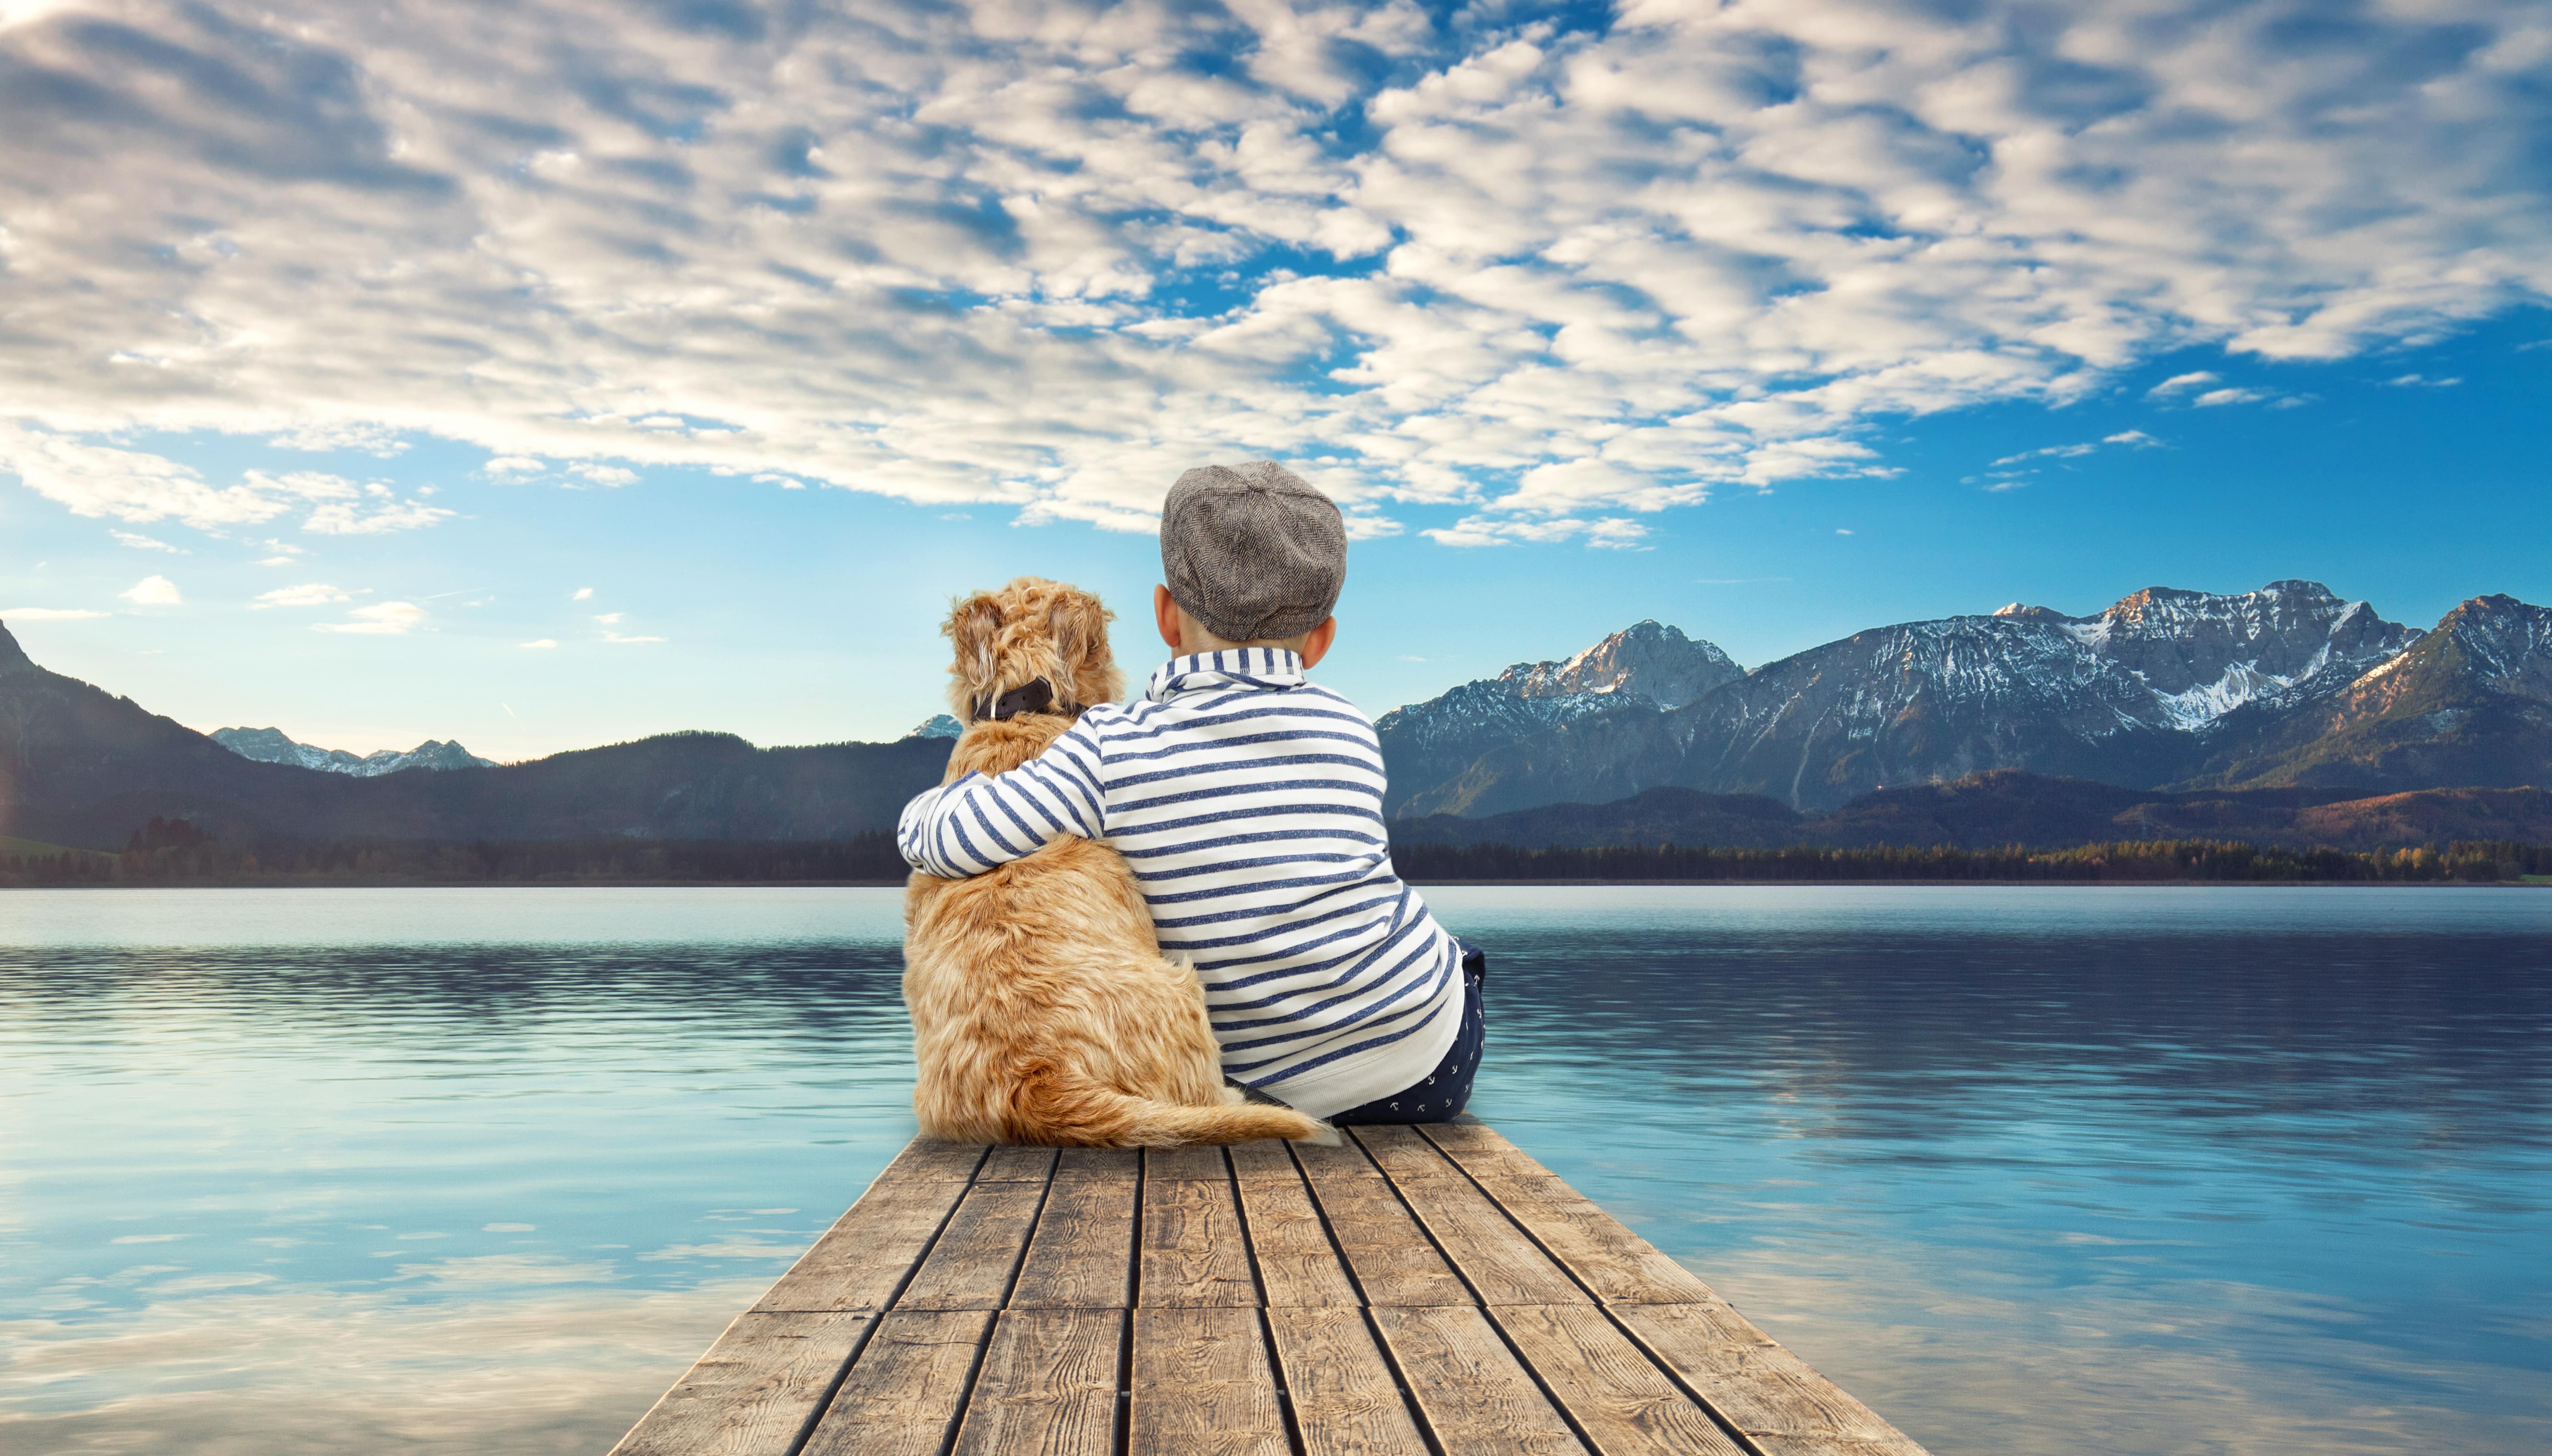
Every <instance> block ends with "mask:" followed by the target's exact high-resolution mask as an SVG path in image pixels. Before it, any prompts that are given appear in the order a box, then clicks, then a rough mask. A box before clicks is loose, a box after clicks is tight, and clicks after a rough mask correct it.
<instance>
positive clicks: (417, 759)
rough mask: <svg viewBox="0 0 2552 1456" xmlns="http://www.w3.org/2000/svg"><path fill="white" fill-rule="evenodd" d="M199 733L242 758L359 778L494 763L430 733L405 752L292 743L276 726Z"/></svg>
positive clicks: (469, 767)
mask: <svg viewBox="0 0 2552 1456" xmlns="http://www.w3.org/2000/svg"><path fill="white" fill-rule="evenodd" d="M204 736H205V737H207V738H209V739H211V740H212V741H213V742H215V743H218V744H220V745H221V746H222V747H224V748H226V749H229V750H230V751H231V752H232V753H235V754H238V755H239V756H240V757H241V758H244V759H255V760H257V761H258V762H259V763H261V764H292V765H295V766H297V767H299V768H303V769H317V770H318V771H319V772H321V773H323V774H352V775H354V776H355V777H356V778H358V779H378V778H379V777H380V776H382V775H383V774H396V773H399V772H401V771H403V770H407V769H492V768H494V767H496V761H495V760H494V759H482V758H480V757H478V755H476V754H474V753H472V752H471V751H470V750H468V749H466V748H463V747H462V746H461V745H460V744H458V743H445V742H442V741H441V740H438V739H432V738H429V739H427V740H426V741H425V742H423V743H420V744H418V745H417V746H416V747H414V748H411V749H408V750H405V751H404V752H402V751H400V750H398V749H389V748H384V749H378V750H375V751H374V752H372V753H369V754H363V755H360V756H359V755H356V754H351V753H348V752H346V751H345V750H344V749H342V748H320V747H318V746H316V745H314V744H307V743H295V742H293V741H292V738H291V736H290V735H289V734H286V733H285V732H284V731H283V730H282V729H280V728H216V729H214V730H213V731H212V732H210V733H207V734H205V735H204Z"/></svg>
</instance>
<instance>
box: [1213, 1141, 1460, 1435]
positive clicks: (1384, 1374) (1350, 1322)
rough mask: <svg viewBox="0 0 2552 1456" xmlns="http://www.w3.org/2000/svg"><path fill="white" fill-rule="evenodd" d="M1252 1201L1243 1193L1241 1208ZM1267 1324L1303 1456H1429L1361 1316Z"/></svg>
mask: <svg viewBox="0 0 2552 1456" xmlns="http://www.w3.org/2000/svg"><path fill="white" fill-rule="evenodd" d="M1248 1196H1249V1195H1248V1190H1247V1189H1246V1188H1244V1189H1243V1190H1242V1194H1241V1197H1242V1199H1243V1201H1246V1200H1247V1198H1248ZM1262 1267H1263V1266H1262ZM1267 1324H1268V1328H1269V1330H1270V1331H1271V1332H1272V1333H1273V1334H1274V1335H1275V1343H1276V1360H1277V1365H1278V1368H1279V1369H1281V1370H1282V1371H1283V1372H1284V1375H1285V1392H1286V1394H1287V1395H1288V1396H1289V1397H1291V1398H1292V1400H1293V1403H1294V1424H1295V1427H1296V1429H1298V1430H1300V1431H1301V1432H1302V1433H1303V1452H1304V1456H1425V1453H1426V1451H1427V1441H1426V1439H1425V1438H1424V1437H1422V1436H1421V1435H1419V1433H1418V1423H1417V1422H1416V1421H1414V1420H1412V1419H1410V1418H1409V1404H1408V1402H1406V1401H1404V1400H1402V1399H1401V1395H1400V1384H1399V1382H1398V1381H1397V1380H1396V1379H1394V1378H1393V1376H1392V1373H1391V1366H1390V1365H1389V1364H1388V1363H1386V1362H1385V1361H1384V1359H1383V1358H1382V1348H1381V1347H1380V1346H1379V1345H1376V1344H1375V1343H1374V1339H1373V1331H1372V1330H1371V1329H1369V1328H1367V1327H1366V1325H1365V1320H1364V1311H1363V1310H1361V1309H1358V1308H1355V1307H1354V1306H1353V1305H1351V1304H1350V1305H1347V1306H1345V1307H1335V1308H1326V1309H1315V1308H1271V1309H1269V1310H1268V1311H1267Z"/></svg>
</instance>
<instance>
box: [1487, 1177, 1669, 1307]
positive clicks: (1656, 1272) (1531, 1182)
mask: <svg viewBox="0 0 2552 1456" xmlns="http://www.w3.org/2000/svg"><path fill="white" fill-rule="evenodd" d="M1479 1182H1480V1188H1481V1189H1482V1190H1483V1191H1485V1192H1486V1193H1487V1194H1488V1196H1490V1197H1491V1198H1493V1199H1495V1200H1496V1202H1497V1204H1498V1206H1499V1207H1501V1208H1503V1209H1505V1210H1506V1212H1507V1214H1508V1215H1509V1216H1510V1217H1512V1218H1514V1219H1515V1221H1516V1222H1518V1223H1521V1224H1523V1225H1524V1226H1525V1230H1526V1231H1527V1232H1529V1233H1531V1234H1532V1235H1533V1236H1534V1238H1535V1239H1537V1240H1539V1241H1540V1242H1541V1244H1542V1247H1543V1248H1544V1249H1546V1250H1548V1251H1549V1252H1550V1254H1551V1256H1552V1257H1554V1258H1556V1259H1557V1260H1558V1261H1559V1262H1560V1263H1561V1264H1563V1265H1566V1266H1567V1268H1568V1270H1569V1272H1570V1273H1572V1274H1574V1275H1576V1276H1577V1277H1578V1279H1580V1280H1582V1281H1584V1282H1585V1284H1586V1286H1587V1287H1588V1288H1589V1289H1592V1290H1593V1291H1594V1292H1595V1297H1596V1298H1597V1299H1599V1300H1605V1301H1607V1302H1625V1303H1643V1304H1673V1303H1711V1302H1716V1301H1717V1300H1718V1299H1719V1297H1718V1296H1717V1295H1714V1294H1712V1293H1711V1292H1710V1286H1708V1285H1706V1284H1703V1283H1702V1282H1701V1281H1700V1280H1698V1279H1696V1278H1694V1277H1693V1275H1692V1272H1691V1271H1689V1270H1687V1269H1685V1268H1684V1267H1683V1266H1682V1265H1680V1264H1677V1263H1676V1262H1675V1261H1673V1260H1672V1259H1669V1258H1667V1257H1666V1256H1665V1255H1664V1254H1662V1253H1660V1252H1658V1251H1657V1248H1656V1246H1655V1245H1653V1244H1651V1243H1649V1242H1648V1240H1647V1239H1644V1238H1642V1237H1640V1236H1639V1235H1638V1234H1636V1233H1633V1232H1631V1230H1629V1229H1627V1228H1625V1227H1623V1226H1622V1224H1621V1222H1620V1220H1618V1219H1616V1218H1614V1217H1613V1215H1612V1214H1610V1213H1607V1212H1605V1211H1604V1210H1603V1209H1602V1208H1600V1207H1597V1206H1596V1204H1595V1202H1594V1200H1593V1199H1591V1198H1589V1197H1587V1196H1585V1195H1584V1194H1581V1193H1579V1192H1578V1191H1577V1190H1575V1189H1573V1188H1570V1187H1569V1186H1568V1185H1567V1184H1565V1183H1563V1182H1561V1181H1560V1180H1558V1179H1556V1178H1552V1177H1549V1176H1547V1175H1545V1176H1542V1177H1540V1178H1510V1177H1504V1176H1493V1177H1488V1178H1483V1179H1481V1180H1480V1181H1479Z"/></svg>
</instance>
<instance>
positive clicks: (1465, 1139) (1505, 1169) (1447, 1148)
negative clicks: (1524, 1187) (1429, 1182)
mask: <svg viewBox="0 0 2552 1456" xmlns="http://www.w3.org/2000/svg"><path fill="white" fill-rule="evenodd" d="M1419 1131H1420V1132H1422V1133H1424V1134H1425V1135H1426V1138H1427V1140H1428V1141H1429V1142H1432V1143H1434V1144H1435V1146H1436V1147H1438V1148H1441V1149H1443V1150H1444V1156H1446V1157H1448V1158H1450V1159H1452V1160H1453V1161H1454V1162H1456V1163H1458V1164H1460V1165H1461V1167H1462V1171H1463V1172H1465V1173H1468V1174H1469V1175H1471V1176H1472V1177H1473V1178H1548V1177H1551V1176H1552V1175H1551V1172H1550V1170H1549V1169H1547V1168H1544V1167H1542V1165H1541V1164H1540V1163H1537V1162H1535V1161H1534V1160H1533V1158H1532V1157H1531V1156H1529V1155H1528V1154H1526V1153H1525V1151H1524V1150H1523V1149H1521V1148H1519V1147H1517V1146H1516V1145H1515V1144H1514V1143H1511V1142H1509V1141H1507V1140H1506V1138H1505V1136H1504V1135H1503V1134H1501V1133H1500V1132H1499V1131H1498V1130H1497V1129H1496V1128H1494V1127H1491V1126H1489V1125H1488V1124H1487V1123H1485V1122H1431V1123H1429V1124H1427V1125H1426V1126H1425V1127H1423V1128H1420V1129H1419Z"/></svg>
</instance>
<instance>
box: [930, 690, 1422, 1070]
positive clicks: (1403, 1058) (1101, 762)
mask: <svg viewBox="0 0 2552 1456" xmlns="http://www.w3.org/2000/svg"><path fill="white" fill-rule="evenodd" d="M1382 790H1383V772H1382V752H1381V749H1380V748H1379V747H1378V746H1377V745H1376V743H1375V742H1374V735H1373V724H1372V723H1371V722H1369V721H1367V720H1366V718H1365V716H1364V714H1362V713H1360V712H1358V711H1356V708H1355V705H1354V704H1352V703H1350V702H1348V701H1347V700H1346V699H1345V698H1342V697H1340V696H1338V695H1337V694H1336V693H1334V692H1331V691H1329V689H1328V688H1326V687H1318V686H1314V685H1313V684H1312V683H1310V682H1307V681H1305V680H1304V678H1303V665H1302V662H1301V660H1300V659H1298V658H1296V657H1295V656H1294V654H1292V653H1290V652H1284V651H1281V650H1278V649H1272V648H1256V647H1252V648H1235V649H1232V650H1229V651H1225V652H1215V653H1199V654H1196V655H1194V656H1190V657H1182V658H1174V659H1172V660H1171V661H1169V662H1168V663H1166V664H1164V665H1163V666H1162V667H1161V668H1160V670H1159V671H1157V672H1155V673H1154V674H1153V675H1152V680H1151V684H1150V686H1149V687H1148V688H1147V689H1146V690H1145V692H1144V694H1143V697H1142V699H1141V700H1140V701H1138V702H1135V703H1133V704H1132V705H1130V706H1126V707H1118V706H1116V705H1114V704H1106V705H1102V706H1099V707H1094V708H1092V709H1090V710H1089V711H1088V712H1086V713H1084V714H1083V715H1082V717H1081V721H1080V722H1079V723H1077V724H1075V725H1074V726H1073V727H1072V729H1071V730H1070V731H1069V732H1067V733H1065V734H1064V735H1063V736H1062V737H1061V738H1058V739H1056V740H1055V741H1054V742H1053V743H1052V744H1051V745H1049V746H1048V747H1047V748H1046V751H1045V752H1044V753H1042V754H1039V755H1038V756H1037V757H1036V758H1035V759H1033V760H1031V761H1030V762H1028V763H1025V764H1022V765H1020V766H1019V767H1018V768H1016V769H1013V770H1011V771H1010V772H1009V773H1007V774H1002V775H999V776H996V777H993V778H989V779H988V778H986V777H984V776H983V775H980V774H969V775H967V776H965V777H964V778H961V779H959V780H956V781H955V782H953V783H949V784H947V785H945V786H943V787H939V788H934V789H930V790H927V791H925V792H923V793H922V794H920V795H919V796H917V797H915V798H914V799H913V800H912V802H911V803H909V804H907V805H905V806H904V817H903V820H902V822H901V823H900V824H899V825H898V827H897V837H898V841H899V843H900V844H901V846H902V848H903V850H904V859H905V860H907V861H909V862H910V863H911V864H912V866H913V868H915V869H917V870H923V871H927V872H928V873H930V874H933V875H939V876H945V877H949V878H958V877H962V876H967V875H980V874H982V873H984V872H985V871H987V870H990V869H992V868H994V867H995V866H997V865H1002V864H1006V863H1008V862H1009V861H1011V860H1015V859H1017V858H1019V857H1020V856H1022V855H1026V854H1028V853H1030V852H1032V851H1034V850H1036V849H1038V848H1039V847H1041V846H1043V845H1045V844H1046V843H1048V842H1050V841H1052V840H1053V839H1055V838H1056V837H1057V836H1059V835H1065V834H1078V835H1081V836H1083V837H1085V838H1088V839H1094V840H1098V841H1100V842H1102V843H1104V844H1107V845H1109V846H1111V847H1113V848H1114V849H1116V851H1117V852H1118V853H1119V854H1122V855H1123V856H1124V857H1125V860H1126V863H1127V864H1128V865H1129V866H1131V867H1132V869H1133V872H1134V878H1135V880H1136V881H1138V882H1139V883H1140V884H1141V885H1142V888H1143V895H1144V898H1145V900H1146V901H1147V902H1148V903H1149V904H1150V905H1151V909H1152V924H1153V927H1154V928H1155V929H1156V930H1157V931H1158V932H1159V934H1160V941H1161V949H1162V951H1164V952H1165V953H1167V954H1169V955H1171V956H1174V957H1185V958H1187V959H1188V960H1190V961H1192V962H1193V963H1194V964H1195V966H1196V970H1197V976H1198V978H1199V979H1200V980H1202V981H1203V982H1204V983H1205V999H1206V1010H1207V1012H1208V1014H1209V1015H1210V1016H1211V1017H1212V1018H1213V1021H1214V1031H1215V1036H1216V1037H1217V1039H1219V1040H1220V1041H1221V1042H1222V1044H1223V1072H1224V1073H1225V1074H1226V1075H1228V1076H1230V1077H1231V1078H1233V1079H1234V1080H1236V1081H1238V1082H1241V1083H1244V1084H1246V1085H1247V1086H1250V1087H1253V1088H1259V1089H1262V1090H1264V1091H1265V1092H1267V1093H1268V1094H1269V1095H1271V1096H1275V1097H1277V1098H1280V1099H1282V1100H1284V1101H1286V1102H1288V1103H1291V1104H1292V1105H1294V1106H1296V1107H1299V1108H1301V1109H1302V1110H1304V1111H1306V1112H1309V1113H1311V1114H1312V1115H1314V1116H1316V1117H1326V1116H1328V1115H1329V1114H1331V1113H1334V1112H1341V1111H1344V1110H1346V1109H1347V1108H1349V1107H1354V1106H1358V1105H1361V1104H1363V1103H1365V1102H1368V1101H1371V1100H1373V1099H1374V1098H1376V1097H1380V1096H1385V1095H1388V1094H1389V1093H1392V1092H1399V1091H1400V1090H1401V1089H1403V1088H1406V1087H1409V1086H1411V1085H1413V1084H1415V1083H1416V1082H1417V1081H1418V1080H1419V1079H1421V1078H1423V1077H1425V1076H1426V1075H1427V1074H1428V1073H1430V1072H1432V1071H1434V1070H1435V1064H1436V1063H1438V1062H1440V1061H1442V1060H1443V1057H1444V1054H1445V1052H1446V1051H1447V1050H1448V1049H1450V1047H1451V1046H1452V1044H1453V1036H1454V1032H1455V1031H1456V1030H1457V1029H1458V1027H1459V1024H1460V1021H1461V1011H1462V988H1461V977H1460V976H1459V975H1458V974H1457V972H1458V967H1459V963H1460V951H1459V950H1458V949H1457V948H1456V946H1455V945H1454V943H1453V939H1452V937H1451V936H1449V935H1446V934H1445V933H1444V931H1443V929H1442V928H1441V927H1439V926H1438V925H1436V923H1435V917H1434V916H1433V915H1430V914H1429V913H1428V912H1427V906H1426V904H1425V903H1424V902H1423V901H1421V900H1420V899H1419V897H1418V894H1417V892H1416V891H1415V890H1412V889H1411V888H1410V887H1409V886H1408V885H1406V884H1401V882H1400V877H1399V876H1397V875H1395V874H1393V873H1392V869H1391V846H1390V844H1389V842H1388V841H1387V840H1386V839H1385V838H1384V835H1383V819H1382Z"/></svg>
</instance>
